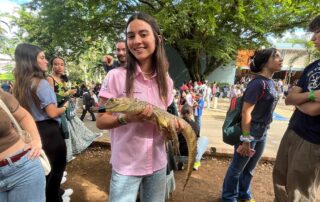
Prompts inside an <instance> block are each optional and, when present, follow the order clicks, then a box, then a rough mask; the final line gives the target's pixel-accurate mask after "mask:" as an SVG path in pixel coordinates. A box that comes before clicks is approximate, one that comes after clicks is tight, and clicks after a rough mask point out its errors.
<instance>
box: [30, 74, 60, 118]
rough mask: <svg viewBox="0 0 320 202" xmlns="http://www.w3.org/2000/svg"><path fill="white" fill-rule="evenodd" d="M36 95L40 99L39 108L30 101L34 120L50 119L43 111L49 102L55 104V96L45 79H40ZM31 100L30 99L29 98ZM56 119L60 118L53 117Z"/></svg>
mask: <svg viewBox="0 0 320 202" xmlns="http://www.w3.org/2000/svg"><path fill="white" fill-rule="evenodd" d="M37 96H38V98H39V100H40V108H39V107H37V106H36V105H35V104H34V103H33V102H32V103H30V106H31V107H30V110H31V114H32V116H33V118H34V120H35V121H44V120H48V119H51V118H50V117H49V116H48V114H47V113H46V112H45V108H46V107H47V106H48V105H49V104H54V105H56V106H57V97H56V94H55V93H54V91H53V89H52V87H51V86H50V84H49V83H48V81H47V80H45V79H41V80H40V82H39V85H38V88H37ZM30 100H31V99H30ZM54 119H55V120H56V121H58V122H60V118H59V117H56V118H54Z"/></svg>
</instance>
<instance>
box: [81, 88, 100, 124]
mask: <svg viewBox="0 0 320 202" xmlns="http://www.w3.org/2000/svg"><path fill="white" fill-rule="evenodd" d="M93 94H94V93H93V91H92V90H90V92H89V91H88V89H85V90H84V93H83V95H82V99H83V111H82V115H81V117H80V119H81V121H83V119H84V117H85V116H86V113H87V111H88V112H89V113H90V115H91V118H92V119H91V120H92V121H96V117H95V115H94V113H93V112H92V110H91V107H93V106H94V105H95V102H94V99H93V98H92V95H93Z"/></svg>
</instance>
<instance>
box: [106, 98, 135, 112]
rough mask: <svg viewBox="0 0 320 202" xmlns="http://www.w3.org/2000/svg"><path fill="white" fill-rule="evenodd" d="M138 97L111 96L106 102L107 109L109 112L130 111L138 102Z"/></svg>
mask: <svg viewBox="0 0 320 202" xmlns="http://www.w3.org/2000/svg"><path fill="white" fill-rule="evenodd" d="M136 101H137V100H136V99H132V98H127V97H123V98H110V99H108V101H107V102H106V103H105V105H104V106H105V110H106V111H108V112H129V111H132V107H133V106H134V105H135V104H136Z"/></svg>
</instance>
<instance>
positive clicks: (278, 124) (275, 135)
mask: <svg viewBox="0 0 320 202" xmlns="http://www.w3.org/2000/svg"><path fill="white" fill-rule="evenodd" d="M211 106H212V105H211ZM228 107H229V99H224V98H221V99H219V100H218V107H217V109H212V108H210V109H205V110H204V113H203V117H202V129H201V134H200V135H202V136H207V137H208V139H209V145H208V150H207V152H208V153H211V149H210V148H212V147H213V148H215V149H216V153H215V155H218V156H231V155H232V154H233V147H232V146H230V145H227V144H225V143H223V141H222V125H223V121H224V119H225V115H226V111H227V110H228ZM293 109H294V108H293V107H292V106H285V104H284V100H280V101H279V103H278V105H277V107H276V110H275V112H276V114H275V115H276V116H275V118H276V119H277V120H274V121H273V123H272V124H271V127H270V130H269V133H268V139H267V144H266V149H265V151H264V154H263V159H265V160H271V161H272V160H274V159H275V157H276V154H277V151H278V147H279V144H280V141H281V138H282V136H283V134H284V132H285V130H286V129H287V126H288V120H289V118H290V117H291V115H292V112H293ZM87 117H88V118H89V117H90V116H89V114H87ZM285 119H287V120H285ZM283 120H285V121H283ZM84 122H85V124H86V125H87V127H89V128H90V129H91V130H93V131H96V132H103V134H104V135H103V136H102V137H101V138H99V139H98V140H96V142H97V143H109V142H110V138H109V136H108V131H107V130H103V131H100V130H99V129H97V128H96V126H95V122H92V121H90V120H88V119H86V118H85V121H84Z"/></svg>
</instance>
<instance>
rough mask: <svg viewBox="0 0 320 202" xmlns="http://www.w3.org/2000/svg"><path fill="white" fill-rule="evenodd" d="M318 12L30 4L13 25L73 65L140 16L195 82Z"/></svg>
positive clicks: (269, 1) (253, 6)
mask: <svg viewBox="0 0 320 202" xmlns="http://www.w3.org/2000/svg"><path fill="white" fill-rule="evenodd" d="M317 7H320V2H318V1H317V0H311V1H294V0H277V1H274V0H264V1H261V0H251V1H245V0H234V1H230V0H219V1H218V0H114V1H109V0H94V1H88V0H66V1H64V0H34V1H33V2H31V3H30V4H28V5H26V6H25V7H24V8H23V9H22V10H21V11H20V19H18V20H17V21H16V23H17V25H19V26H20V27H21V28H22V29H24V30H25V31H27V32H28V33H29V36H28V40H29V41H30V42H34V43H38V45H40V46H41V47H43V48H45V49H46V50H49V51H51V52H54V51H53V50H55V47H57V46H59V47H61V48H62V50H63V51H64V52H65V53H66V54H69V55H70V57H71V58H73V59H75V60H77V59H78V58H79V56H80V55H81V54H82V53H84V52H85V51H86V50H88V49H89V48H90V47H92V46H93V45H94V43H95V42H97V41H98V42H99V41H100V42H101V41H103V40H107V41H111V42H114V41H115V40H116V39H117V38H118V37H119V36H120V35H121V33H123V31H124V28H125V20H126V17H127V16H128V15H130V14H131V13H132V12H134V11H137V10H139V11H140V10H141V11H145V12H147V13H149V14H151V15H153V16H155V17H156V19H157V20H158V22H159V24H160V27H161V29H162V31H163V34H164V40H165V42H166V43H167V44H170V45H171V46H173V47H174V48H175V49H176V50H177V51H178V52H179V54H180V55H181V57H182V59H183V61H184V63H185V64H186V66H187V68H188V70H189V74H190V76H191V78H192V79H193V80H200V79H204V78H205V77H206V76H208V75H209V74H210V73H211V72H212V71H213V70H214V69H215V68H217V67H219V66H221V65H224V64H227V63H229V62H230V61H232V60H234V59H235V57H236V51H237V50H238V49H254V48H257V47H260V46H261V45H268V42H267V39H266V38H267V36H268V35H270V34H274V35H276V36H280V35H281V34H282V33H283V32H284V31H285V30H288V29H292V28H294V27H304V26H305V25H306V23H307V22H309V21H310V19H311V17H312V16H314V15H316V14H317V10H316V9H314V8H317ZM203 61H204V62H205V65H202V66H201V63H203ZM201 67H204V68H201Z"/></svg>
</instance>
